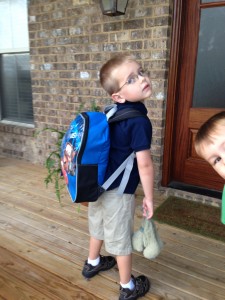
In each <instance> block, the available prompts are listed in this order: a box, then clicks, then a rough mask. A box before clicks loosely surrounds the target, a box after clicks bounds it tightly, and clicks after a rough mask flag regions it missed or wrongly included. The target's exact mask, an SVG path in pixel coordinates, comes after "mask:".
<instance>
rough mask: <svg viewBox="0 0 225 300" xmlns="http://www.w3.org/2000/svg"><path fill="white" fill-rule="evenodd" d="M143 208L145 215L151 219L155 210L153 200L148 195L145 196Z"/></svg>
mask: <svg viewBox="0 0 225 300" xmlns="http://www.w3.org/2000/svg"><path fill="white" fill-rule="evenodd" d="M142 210H143V217H145V218H146V219H151V218H152V216H153V212H154V207H153V200H149V199H147V198H146V197H144V199H143V204H142Z"/></svg>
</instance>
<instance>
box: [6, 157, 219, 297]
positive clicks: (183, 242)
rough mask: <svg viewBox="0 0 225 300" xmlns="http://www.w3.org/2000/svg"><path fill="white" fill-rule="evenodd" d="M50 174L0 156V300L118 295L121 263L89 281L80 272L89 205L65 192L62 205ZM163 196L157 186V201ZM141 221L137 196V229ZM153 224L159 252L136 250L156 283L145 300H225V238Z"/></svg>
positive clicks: (136, 270)
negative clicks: (159, 241) (46, 180)
mask: <svg viewBox="0 0 225 300" xmlns="http://www.w3.org/2000/svg"><path fill="white" fill-rule="evenodd" d="M45 175H46V170H45V169H44V168H43V167H42V166H39V165H32V164H31V163H27V162H24V161H19V160H14V159H8V158H0V182H1V184H0V299H7V300H18V299H22V300H26V299H34V300H36V299H37V300H40V299H54V300H58V299H60V300H67V299H68V300H70V299H71V300H72V299H85V300H93V299H96V300H100V299H101V300H114V299H118V290H119V283H118V280H119V276H118V269H117V267H115V268H113V269H112V270H109V271H106V272H102V273H100V274H99V275H98V276H95V277H94V278H93V279H91V280H89V281H87V280H85V279H84V278H83V277H82V275H81V270H82V267H83V263H84V260H85V259H86V258H87V255H88V246H89V235H88V222H87V207H85V206H83V205H77V204H73V203H72V202H71V200H70V198H69V196H68V195H67V192H66V191H65V193H64V194H63V197H62V200H61V204H59V202H58V200H57V199H56V197H55V194H54V191H53V187H51V186H49V188H47V189H46V187H45V184H44V177H45ZM161 201H162V199H161V198H160V194H158V193H157V192H156V205H158V204H159V203H161ZM140 223H141V214H140V202H139V201H138V202H137V208H136V216H135V228H139V226H140ZM156 224H157V228H158V230H159V234H160V237H161V239H162V240H163V242H164V248H163V250H162V252H161V253H160V255H159V256H158V257H157V258H156V259H155V260H147V259H145V258H144V257H143V255H142V253H138V252H134V254H133V274H134V275H139V274H145V275H147V276H148V277H149V278H150V279H151V283H152V287H151V290H150V292H149V293H147V295H146V296H145V297H143V298H142V299H143V300H159V299H169V300H174V299H182V300H197V299H206V300H217V299H218V300H223V299H224V300H225V244H224V243H222V242H220V241H216V240H212V239H208V238H205V237H202V236H199V235H197V234H192V233H190V232H187V231H184V230H180V229H177V228H175V227H171V226H168V225H165V224H158V223H156ZM102 253H103V254H105V253H106V252H105V251H104V249H103V251H102Z"/></svg>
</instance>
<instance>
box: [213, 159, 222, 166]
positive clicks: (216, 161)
mask: <svg viewBox="0 0 225 300" xmlns="http://www.w3.org/2000/svg"><path fill="white" fill-rule="evenodd" d="M220 160H221V157H217V158H216V159H215V160H214V165H216V164H217V163H218V162H219V161H220Z"/></svg>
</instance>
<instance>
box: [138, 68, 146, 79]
mask: <svg viewBox="0 0 225 300" xmlns="http://www.w3.org/2000/svg"><path fill="white" fill-rule="evenodd" d="M138 75H139V76H142V77H143V76H145V75H146V72H145V70H143V69H140V70H139V71H138Z"/></svg>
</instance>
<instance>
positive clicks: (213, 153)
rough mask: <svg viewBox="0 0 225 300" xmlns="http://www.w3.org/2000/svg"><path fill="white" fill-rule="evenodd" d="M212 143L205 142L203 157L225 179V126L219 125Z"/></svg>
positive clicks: (202, 151) (212, 136) (212, 137)
mask: <svg viewBox="0 0 225 300" xmlns="http://www.w3.org/2000/svg"><path fill="white" fill-rule="evenodd" d="M211 141H212V142H210V143H207V142H203V144H202V147H201V148H202V150H201V153H202V157H203V158H204V159H205V160H206V161H207V162H209V163H210V165H211V166H212V167H213V169H214V170H215V171H216V172H217V173H218V174H219V175H220V176H221V177H222V178H223V179H225V126H223V125H217V127H216V130H215V132H214V133H213V134H212V135H211Z"/></svg>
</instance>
